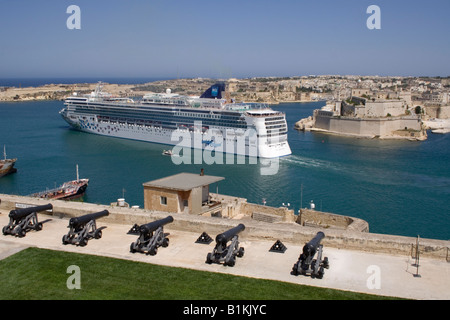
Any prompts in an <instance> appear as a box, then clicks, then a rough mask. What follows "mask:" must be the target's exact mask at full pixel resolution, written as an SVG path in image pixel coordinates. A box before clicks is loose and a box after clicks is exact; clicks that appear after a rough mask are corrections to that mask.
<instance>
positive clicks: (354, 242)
mask: <svg viewBox="0 0 450 320" xmlns="http://www.w3.org/2000/svg"><path fill="white" fill-rule="evenodd" d="M0 199H1V202H0V212H1V214H7V213H8V212H9V211H10V210H12V209H14V208H15V205H16V203H26V204H31V205H42V204H47V203H52V205H53V213H49V214H50V215H52V216H53V217H54V218H70V217H74V216H80V215H84V214H87V213H93V212H98V211H102V210H105V209H107V210H108V211H109V212H110V214H109V216H107V217H104V218H102V219H104V221H108V222H110V223H117V224H125V225H129V226H130V228H131V227H132V226H133V225H134V224H138V225H140V224H143V223H148V222H150V221H153V220H157V219H162V218H164V217H166V216H167V215H168V213H163V212H157V211H151V210H144V209H138V208H126V207H115V206H106V205H97V204H91V203H83V202H67V201H62V200H44V199H37V198H29V197H22V196H11V195H0ZM171 215H172V216H173V218H174V222H173V223H172V224H171V228H172V229H173V230H181V231H188V232H194V233H198V235H200V234H201V233H202V232H207V233H208V234H210V235H216V234H218V233H221V232H223V231H224V230H226V229H228V228H231V227H234V226H236V225H237V223H240V222H244V223H245V227H246V228H245V231H243V233H242V237H246V238H249V239H254V240H257V239H261V240H263V239H264V240H273V241H276V240H280V241H282V242H283V241H286V242H291V243H299V244H304V243H306V242H307V241H309V240H310V239H311V238H312V237H314V235H315V234H316V233H317V232H318V230H321V231H323V232H324V233H325V235H326V236H325V239H324V240H323V244H324V245H325V246H330V247H334V248H341V249H349V250H358V251H365V252H373V253H388V254H392V255H401V256H408V255H410V254H411V253H412V251H413V248H414V245H415V244H416V238H413V237H404V236H394V235H384V234H373V233H368V232H359V231H352V230H350V229H348V228H347V229H345V230H340V229H338V228H326V227H324V228H320V229H318V228H317V227H310V226H301V225H299V224H296V223H287V222H281V223H269V222H263V221H256V220H254V219H247V220H237V219H224V218H216V217H204V216H201V215H189V214H183V213H176V214H171ZM449 248H450V241H444V240H434V239H421V240H420V246H419V249H420V253H421V256H426V257H431V258H436V259H440V260H445V259H449Z"/></svg>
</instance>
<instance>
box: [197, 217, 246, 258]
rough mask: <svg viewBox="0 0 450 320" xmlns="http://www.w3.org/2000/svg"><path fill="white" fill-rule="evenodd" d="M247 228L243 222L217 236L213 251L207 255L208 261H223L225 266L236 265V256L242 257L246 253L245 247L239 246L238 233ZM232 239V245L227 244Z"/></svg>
mask: <svg viewBox="0 0 450 320" xmlns="http://www.w3.org/2000/svg"><path fill="white" fill-rule="evenodd" d="M244 229H245V226H244V225H243V224H242V223H241V224H239V225H237V226H236V227H234V228H231V229H229V230H227V231H225V232H223V233H220V234H218V235H217V236H216V246H215V247H214V250H213V251H212V252H209V253H208V255H207V256H206V263H208V264H211V263H213V262H214V263H223V264H224V265H225V266H230V267H232V266H234V264H235V263H236V256H237V257H239V258H240V257H242V256H243V255H244V248H243V247H239V236H238V234H239V233H240V232H242V231H243V230H244ZM229 241H231V243H230V245H227V244H228V242H229Z"/></svg>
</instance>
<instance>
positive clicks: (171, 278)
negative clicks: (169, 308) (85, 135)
mask: <svg viewBox="0 0 450 320" xmlns="http://www.w3.org/2000/svg"><path fill="white" fill-rule="evenodd" d="M70 265H76V266H78V267H79V268H80V275H81V276H80V283H81V289H79V290H78V289H72V290H70V289H68V288H67V285H66V282H67V279H68V278H69V277H70V276H71V275H72V273H67V267H69V266H70ZM0 279H1V281H0V300H8V299H9V300H22V299H38V300H40V299H64V300H83V299H89V300H91V299H100V300H118V299H120V300H123V299H133V300H138V299H146V300H147V299H148V300H216V299H219V300H294V299H295V300H305V299H314V300H318V299H327V300H332V299H339V300H347V299H354V300H362V299H386V298H384V297H379V296H374V295H366V294H358V293H352V292H345V291H339V290H332V289H323V288H316V287H309V286H302V285H296V284H291V283H285V282H279V281H271V280H260V279H252V278H246V277H238V276H232V275H226V274H218V273H212V272H204V271H196V270H189V269H183V268H173V267H164V266H158V265H152V264H148V263H142V262H134V261H128V260H118V259H112V258H106V257H99V256H92V255H84V254H76V253H68V252H62V251H52V250H44V249H37V248H28V249H26V250H23V251H21V252H19V253H17V254H15V255H12V256H10V257H8V258H6V259H3V260H1V261H0ZM319 281H320V280H319Z"/></svg>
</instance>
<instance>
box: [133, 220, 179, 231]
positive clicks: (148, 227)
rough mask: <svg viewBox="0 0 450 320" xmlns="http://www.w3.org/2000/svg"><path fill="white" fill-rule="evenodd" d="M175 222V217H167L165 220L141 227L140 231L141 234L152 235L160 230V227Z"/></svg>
mask: <svg viewBox="0 0 450 320" xmlns="http://www.w3.org/2000/svg"><path fill="white" fill-rule="evenodd" d="M171 222H173V217H172V216H167V217H165V218H163V219H160V220H156V221H153V222H149V223H147V224H143V225H142V226H140V227H139V231H140V232H141V233H150V232H153V231H155V230H156V229H158V228H159V227H161V226H163V225H166V224H168V223H171Z"/></svg>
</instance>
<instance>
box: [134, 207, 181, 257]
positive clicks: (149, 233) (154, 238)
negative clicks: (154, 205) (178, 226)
mask: <svg viewBox="0 0 450 320" xmlns="http://www.w3.org/2000/svg"><path fill="white" fill-rule="evenodd" d="M171 222H173V217H172V216H168V217H166V218H164V219H160V220H156V221H153V222H150V223H147V224H144V225H141V226H140V227H139V237H138V238H137V240H136V241H135V242H133V243H131V245H130V252H132V253H135V252H142V253H147V254H150V255H152V256H154V255H155V254H156V253H157V252H158V247H161V246H162V247H167V246H168V245H169V239H168V238H167V236H168V234H166V233H164V226H165V225H166V224H168V223H171Z"/></svg>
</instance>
